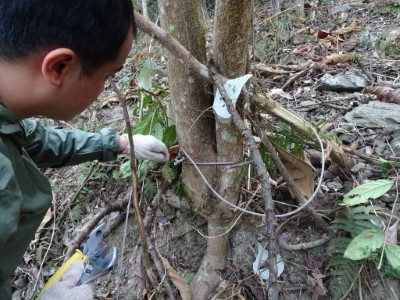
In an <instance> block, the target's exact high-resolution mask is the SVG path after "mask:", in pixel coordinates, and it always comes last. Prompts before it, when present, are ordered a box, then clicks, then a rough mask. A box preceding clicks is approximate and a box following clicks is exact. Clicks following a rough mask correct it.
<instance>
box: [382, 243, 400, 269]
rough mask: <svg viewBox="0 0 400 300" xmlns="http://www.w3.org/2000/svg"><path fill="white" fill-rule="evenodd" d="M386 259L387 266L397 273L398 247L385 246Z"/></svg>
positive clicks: (399, 258)
mask: <svg viewBox="0 0 400 300" xmlns="http://www.w3.org/2000/svg"><path fill="white" fill-rule="evenodd" d="M385 253H386V258H387V260H388V261H389V264H390V265H391V266H392V267H393V268H394V269H395V270H397V271H400V246H397V245H386V249H385Z"/></svg>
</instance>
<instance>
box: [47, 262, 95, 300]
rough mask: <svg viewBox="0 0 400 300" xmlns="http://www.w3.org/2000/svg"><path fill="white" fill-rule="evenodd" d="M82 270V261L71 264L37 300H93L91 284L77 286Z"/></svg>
mask: <svg viewBox="0 0 400 300" xmlns="http://www.w3.org/2000/svg"><path fill="white" fill-rule="evenodd" d="M83 269H84V264H83V261H82V260H80V261H77V262H75V263H73V264H72V265H71V266H70V267H69V269H68V270H67V271H66V272H65V273H64V275H63V276H62V277H61V278H60V279H59V280H57V281H56V282H54V283H53V284H52V285H51V286H50V287H49V288H48V289H47V290H46V291H45V292H44V294H43V295H42V297H40V299H39V300H54V299H57V300H82V299H85V300H93V299H94V292H93V286H92V284H90V283H89V284H82V285H80V286H77V285H76V284H77V283H78V281H79V279H80V278H81V275H82V272H83Z"/></svg>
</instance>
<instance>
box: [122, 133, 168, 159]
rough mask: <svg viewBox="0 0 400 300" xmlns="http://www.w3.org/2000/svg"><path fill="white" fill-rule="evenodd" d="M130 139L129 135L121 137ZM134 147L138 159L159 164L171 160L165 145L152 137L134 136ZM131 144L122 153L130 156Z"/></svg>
mask: <svg viewBox="0 0 400 300" xmlns="http://www.w3.org/2000/svg"><path fill="white" fill-rule="evenodd" d="M121 137H125V138H126V139H128V135H127V134H123V135H121ZM132 138H133V145H134V148H135V157H136V159H150V160H154V161H158V162H165V161H168V160H169V153H168V149H167V147H166V146H165V144H164V143H163V142H161V141H159V140H157V139H156V138H155V137H154V136H152V135H142V134H135V135H134V136H132ZM130 148H131V147H130V146H129V143H128V145H127V147H126V148H125V149H124V151H122V153H125V154H128V153H129V152H130Z"/></svg>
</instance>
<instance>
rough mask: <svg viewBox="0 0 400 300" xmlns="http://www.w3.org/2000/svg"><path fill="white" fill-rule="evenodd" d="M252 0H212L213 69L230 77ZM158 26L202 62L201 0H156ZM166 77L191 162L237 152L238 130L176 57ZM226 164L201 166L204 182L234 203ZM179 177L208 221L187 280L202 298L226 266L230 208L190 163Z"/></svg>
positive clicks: (240, 65) (238, 63)
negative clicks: (220, 118) (219, 115)
mask: <svg viewBox="0 0 400 300" xmlns="http://www.w3.org/2000/svg"><path fill="white" fill-rule="evenodd" d="M251 7H252V0H244V1H235V0H229V1H227V0H222V1H217V2H216V15H215V20H216V21H215V30H214V44H213V51H214V60H215V63H216V66H217V68H218V69H219V71H220V72H221V73H222V74H223V75H225V76H227V77H231V78H235V77H238V76H240V75H243V74H244V73H245V70H246V63H247V58H248V48H247V47H248V46H247V44H248V36H249V30H250V25H251ZM159 14H160V20H161V24H162V27H163V28H165V29H166V30H167V31H168V32H169V33H170V34H171V35H173V36H174V37H175V38H176V39H177V40H178V41H179V42H180V43H181V44H182V45H183V46H185V47H186V48H187V49H188V50H189V52H190V53H191V54H192V55H193V56H194V57H195V58H197V59H198V60H199V61H200V62H203V63H205V61H206V55H205V49H206V48H205V40H204V28H203V27H202V24H201V20H202V18H201V0H191V1H187V0H176V1H168V0H159ZM168 77H169V87H170V94H171V99H173V108H174V112H175V118H176V130H177V136H178V140H179V143H180V147H181V148H182V149H183V150H185V152H187V153H188V154H189V156H191V157H192V159H193V160H194V161H195V162H216V161H219V162H230V161H239V160H241V159H242V158H243V140H242V136H241V133H240V132H239V131H238V130H237V129H236V127H235V125H234V124H233V122H232V123H231V124H223V123H219V122H218V123H217V124H216V121H215V120H214V115H213V114H212V113H211V112H210V111H209V112H206V113H205V114H202V113H203V112H204V111H206V110H207V109H208V108H210V107H211V106H212V100H213V99H212V98H210V97H209V96H208V95H209V93H207V89H206V85H205V83H204V82H202V81H199V80H198V79H197V78H195V77H193V76H191V74H190V73H189V72H188V67H187V66H185V65H183V64H182V62H181V61H179V60H178V59H176V58H174V56H173V55H169V57H168ZM225 167H226V166H222V165H214V166H201V171H202V172H203V173H204V175H205V177H206V178H207V180H208V181H209V183H210V184H211V185H212V186H213V187H214V188H215V189H216V190H217V191H218V192H219V193H220V194H221V195H222V196H223V197H224V198H225V199H228V200H229V201H231V202H233V203H237V199H238V186H237V185H236V186H235V184H234V179H235V177H236V174H237V170H235V169H232V170H229V171H228V170H227V169H226V168H225ZM182 180H183V184H184V187H185V191H186V192H187V194H188V196H189V197H190V198H191V200H192V205H193V209H194V210H195V211H196V212H197V213H199V214H201V215H202V216H203V217H205V218H206V219H207V221H208V235H209V236H210V238H208V239H207V250H206V254H205V256H204V258H203V260H202V263H201V267H200V269H199V270H198V272H197V274H196V276H195V278H194V279H193V281H192V284H191V290H192V299H193V300H203V299H207V298H208V295H209V294H210V293H211V292H212V291H213V290H214V288H215V287H216V286H217V285H218V284H219V283H220V281H221V278H220V276H219V275H218V273H217V270H218V269H222V268H224V267H225V266H226V255H227V251H228V241H229V233H227V234H224V233H226V231H227V230H228V228H229V226H230V224H231V221H232V219H233V217H234V213H233V212H232V210H230V208H229V206H227V205H226V204H223V203H221V202H220V201H219V200H217V199H216V198H215V196H214V195H213V194H212V193H211V192H210V189H209V188H208V187H207V186H206V184H205V183H204V182H203V180H202V179H201V177H200V176H199V175H198V174H197V171H196V170H195V168H194V167H193V165H191V164H187V163H184V164H183V168H182Z"/></svg>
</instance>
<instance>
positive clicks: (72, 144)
mask: <svg viewBox="0 0 400 300" xmlns="http://www.w3.org/2000/svg"><path fill="white" fill-rule="evenodd" d="M21 125H22V127H23V129H24V130H25V134H26V145H25V149H26V151H27V152H28V154H29V156H30V157H31V158H32V160H33V161H34V162H35V163H36V164H37V166H38V167H41V168H43V167H64V166H70V165H76V164H79V163H82V162H87V161H92V160H99V161H110V160H114V159H116V158H117V154H118V150H119V139H118V135H117V133H116V132H115V131H114V130H113V129H109V128H104V129H102V130H100V132H99V133H89V132H85V131H82V130H78V129H72V130H64V129H55V128H48V127H45V126H44V125H43V124H41V123H40V122H39V121H36V120H24V121H22V122H21Z"/></svg>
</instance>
